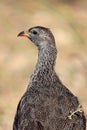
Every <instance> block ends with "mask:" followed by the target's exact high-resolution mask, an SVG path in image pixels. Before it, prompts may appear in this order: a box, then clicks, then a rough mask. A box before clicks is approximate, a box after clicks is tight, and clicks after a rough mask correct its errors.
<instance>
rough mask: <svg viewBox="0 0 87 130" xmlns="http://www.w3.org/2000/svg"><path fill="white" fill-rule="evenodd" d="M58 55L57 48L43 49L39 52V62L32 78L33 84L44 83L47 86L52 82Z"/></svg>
mask: <svg viewBox="0 0 87 130" xmlns="http://www.w3.org/2000/svg"><path fill="white" fill-rule="evenodd" d="M56 54H57V51H56V48H55V47H48V48H42V49H40V50H39V51H38V62H37V64H36V67H35V70H34V72H33V74H32V76H31V79H30V81H31V82H33V83H34V82H36V81H37V82H38V83H40V84H42V83H43V84H45V85H46V84H48V83H49V82H50V81H51V82H52V76H53V75H54V65H55V60H56ZM44 81H45V82H44Z"/></svg>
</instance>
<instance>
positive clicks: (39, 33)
mask: <svg viewBox="0 0 87 130" xmlns="http://www.w3.org/2000/svg"><path fill="white" fill-rule="evenodd" d="M18 36H24V37H28V38H29V39H30V40H31V41H32V42H33V43H34V44H35V45H36V46H38V47H44V46H46V45H47V44H50V45H54V44H55V39H54V36H53V34H52V32H51V31H50V29H48V28H45V27H42V26H36V27H32V28H30V29H29V30H28V31H23V32H20V33H19V34H18Z"/></svg>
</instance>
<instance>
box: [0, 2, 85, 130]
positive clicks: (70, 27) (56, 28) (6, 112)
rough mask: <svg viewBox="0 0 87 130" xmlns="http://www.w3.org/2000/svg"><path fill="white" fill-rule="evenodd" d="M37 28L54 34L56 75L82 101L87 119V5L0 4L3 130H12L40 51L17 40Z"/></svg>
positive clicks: (0, 123) (0, 111)
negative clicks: (45, 28) (56, 54)
mask: <svg viewBox="0 0 87 130" xmlns="http://www.w3.org/2000/svg"><path fill="white" fill-rule="evenodd" d="M61 1H62V2H61ZM71 1H72V0H71ZM35 25H42V26H46V27H49V28H51V30H52V31H53V33H54V35H55V38H56V44H57V48H58V50H59V55H58V58H57V62H56V71H57V73H58V74H59V76H60V78H61V79H62V81H63V83H64V84H65V85H66V86H67V87H68V88H69V89H70V90H71V91H72V92H73V93H74V94H75V95H76V96H77V97H78V98H79V100H80V102H81V104H82V106H83V108H84V111H85V115H87V107H86V106H87V85H86V84H87V2H86V1H85V0H83V1H82V2H81V1H80V2H79V3H78V0H77V1H76V2H75V1H72V2H69V1H68V0H67V1H65V0H59V1H57V0H55V1H54V0H48V1H47V0H37V1H34V0H25V1H23V0H21V1H17V0H15V1H11V0H3V1H1V2H0V48H1V50H0V130H10V129H12V123H13V119H14V114H15V111H16V106H17V104H18V101H19V99H20V97H21V96H22V94H23V93H24V91H25V89H26V87H27V85H28V82H29V76H30V75H31V73H32V72H33V69H34V66H35V64H36V60H37V49H36V47H35V46H34V45H33V44H32V43H30V42H29V41H28V39H25V38H17V34H18V33H19V32H20V31H22V30H25V29H27V28H29V27H31V26H35Z"/></svg>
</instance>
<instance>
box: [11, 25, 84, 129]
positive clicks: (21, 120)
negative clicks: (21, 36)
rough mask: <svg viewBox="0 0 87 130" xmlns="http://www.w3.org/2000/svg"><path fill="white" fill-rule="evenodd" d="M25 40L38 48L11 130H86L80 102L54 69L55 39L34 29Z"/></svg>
mask: <svg viewBox="0 0 87 130" xmlns="http://www.w3.org/2000/svg"><path fill="white" fill-rule="evenodd" d="M27 33H28V34H29V36H27V37H28V38H29V39H30V40H31V41H32V42H34V44H35V45H36V46H37V47H38V61H37V64H36V67H35V70H34V72H33V74H32V76H31V78H30V83H29V85H28V87H27V90H26V92H25V93H24V95H23V96H22V98H21V100H20V102H19V104H18V107H17V112H16V116H15V119H14V124H13V130H86V120H85V116H84V112H83V111H81V112H80V111H77V112H76V113H74V114H73V115H72V117H71V119H69V115H70V112H74V111H76V110H77V108H78V106H79V101H78V99H77V97H75V96H74V95H73V94H72V93H71V92H70V91H69V90H68V89H67V88H66V87H65V86H64V85H63V84H62V83H61V81H60V79H59V77H58V76H57V74H56V72H55V70H54V66H55V60H56V55H57V50H56V46H55V40H54V36H53V34H52V33H51V31H50V30H49V29H47V28H44V27H40V26H37V27H33V28H30V29H29V30H28V32H27Z"/></svg>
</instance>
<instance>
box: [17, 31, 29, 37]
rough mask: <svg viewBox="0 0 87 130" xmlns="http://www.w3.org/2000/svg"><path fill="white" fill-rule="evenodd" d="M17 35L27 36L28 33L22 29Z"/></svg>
mask: <svg viewBox="0 0 87 130" xmlns="http://www.w3.org/2000/svg"><path fill="white" fill-rule="evenodd" d="M17 36H18V37H19V36H21V37H29V35H28V33H27V32H24V31H22V32H20V33H19V34H18V35H17Z"/></svg>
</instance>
